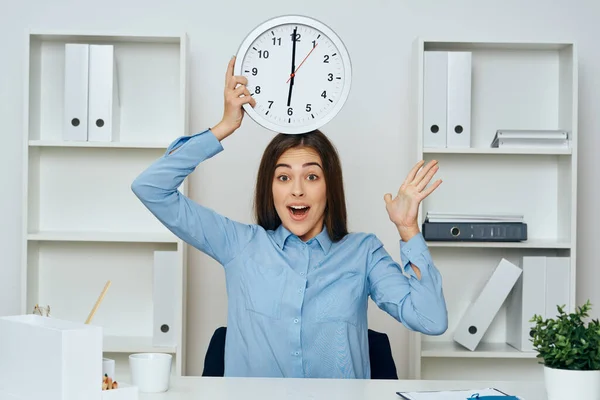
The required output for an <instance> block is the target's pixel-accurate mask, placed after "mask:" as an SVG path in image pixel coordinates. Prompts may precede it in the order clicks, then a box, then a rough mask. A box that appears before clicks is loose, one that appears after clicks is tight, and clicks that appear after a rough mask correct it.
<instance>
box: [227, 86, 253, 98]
mask: <svg viewBox="0 0 600 400" xmlns="http://www.w3.org/2000/svg"><path fill="white" fill-rule="evenodd" d="M243 94H247V95H250V92H248V88H247V87H246V86H244V85H240V86H238V87H237V88H235V89H234V90H233V93H232V94H231V95H232V96H234V97H240V96H241V95H243Z"/></svg>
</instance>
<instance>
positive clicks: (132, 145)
mask: <svg viewBox="0 0 600 400" xmlns="http://www.w3.org/2000/svg"><path fill="white" fill-rule="evenodd" d="M169 144H170V143H160V142H157V143H152V142H148V143H146V142H83V141H82V142H75V141H73V142H68V141H61V140H30V141H29V146H31V147H83V148H86V147H90V148H104V147H106V148H113V149H114V148H117V149H119V148H122V149H166V148H167V147H168V146H169Z"/></svg>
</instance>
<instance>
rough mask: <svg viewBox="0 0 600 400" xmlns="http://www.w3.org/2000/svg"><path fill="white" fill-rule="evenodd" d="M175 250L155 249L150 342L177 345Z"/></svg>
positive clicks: (177, 296) (177, 288)
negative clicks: (152, 316)
mask: <svg viewBox="0 0 600 400" xmlns="http://www.w3.org/2000/svg"><path fill="white" fill-rule="evenodd" d="M177 257H178V254H177V252H176V251H155V252H154V267H153V291H152V298H153V302H154V322H153V328H152V331H153V332H152V333H153V335H152V336H153V339H152V344H153V345H154V346H157V347H163V346H169V347H172V346H175V345H177V334H178V333H179V332H178V330H177V318H176V316H177V310H178V307H177V305H178V303H179V301H180V300H181V292H180V290H179V289H180V287H179V285H178V281H179V279H178V278H179V273H180V271H179V269H178V268H177Z"/></svg>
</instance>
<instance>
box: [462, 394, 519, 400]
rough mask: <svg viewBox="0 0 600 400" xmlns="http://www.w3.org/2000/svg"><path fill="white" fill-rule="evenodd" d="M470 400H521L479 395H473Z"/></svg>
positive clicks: (511, 397) (514, 397)
mask: <svg viewBox="0 0 600 400" xmlns="http://www.w3.org/2000/svg"><path fill="white" fill-rule="evenodd" d="M469 399H477V400H519V398H518V397H516V396H479V393H473V394H472V395H471V397H469V398H468V399H467V400H469Z"/></svg>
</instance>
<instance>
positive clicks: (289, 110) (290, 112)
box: [288, 107, 294, 115]
mask: <svg viewBox="0 0 600 400" xmlns="http://www.w3.org/2000/svg"><path fill="white" fill-rule="evenodd" d="M293 113H294V110H292V107H290V108H288V115H292V114H293Z"/></svg>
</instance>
